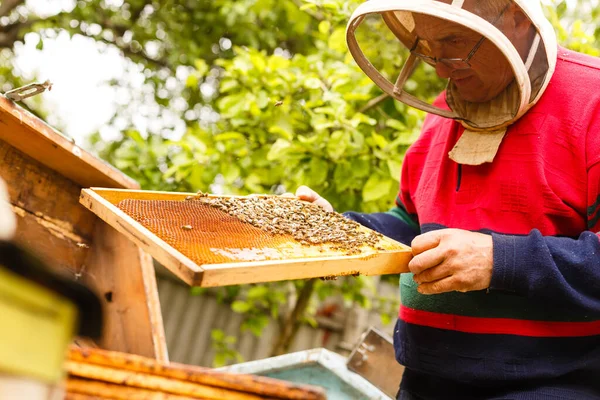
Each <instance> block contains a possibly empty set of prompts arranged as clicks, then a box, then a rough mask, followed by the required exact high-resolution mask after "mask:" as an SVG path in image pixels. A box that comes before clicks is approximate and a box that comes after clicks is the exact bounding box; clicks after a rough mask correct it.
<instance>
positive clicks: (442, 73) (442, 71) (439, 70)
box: [435, 62, 454, 79]
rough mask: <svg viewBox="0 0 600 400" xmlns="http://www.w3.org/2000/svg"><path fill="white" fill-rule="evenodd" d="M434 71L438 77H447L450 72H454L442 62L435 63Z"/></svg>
mask: <svg viewBox="0 0 600 400" xmlns="http://www.w3.org/2000/svg"><path fill="white" fill-rule="evenodd" d="M435 72H436V74H437V75H438V76H439V77H440V78H442V79H448V78H450V75H451V74H452V72H454V68H450V67H449V66H447V65H445V64H444V63H441V62H438V63H436V64H435Z"/></svg>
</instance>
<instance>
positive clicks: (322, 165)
mask: <svg viewBox="0 0 600 400" xmlns="http://www.w3.org/2000/svg"><path fill="white" fill-rule="evenodd" d="M328 167H329V166H328V164H327V161H325V160H323V159H322V158H320V157H313V158H312V159H311V160H310V172H309V175H308V177H309V179H310V185H313V186H320V185H322V184H323V183H324V182H325V180H326V179H327V170H328Z"/></svg>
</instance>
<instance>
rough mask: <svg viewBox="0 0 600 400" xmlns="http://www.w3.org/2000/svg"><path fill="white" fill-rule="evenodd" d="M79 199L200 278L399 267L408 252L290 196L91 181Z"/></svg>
mask: <svg viewBox="0 0 600 400" xmlns="http://www.w3.org/2000/svg"><path fill="white" fill-rule="evenodd" d="M82 203H83V204H84V205H86V206H87V207H88V208H89V209H90V210H92V211H93V212H95V213H96V214H98V216H100V217H101V218H103V219H104V220H105V221H106V222H108V223H109V224H111V225H112V226H113V227H115V228H116V229H117V230H120V231H122V232H123V233H124V234H126V235H128V236H130V238H131V239H132V240H134V241H135V242H136V244H138V245H139V246H140V247H142V248H144V249H145V250H146V251H148V252H149V253H150V254H151V255H153V256H154V257H155V258H157V259H158V260H159V261H161V262H162V263H163V264H165V266H166V267H167V268H170V269H171V270H172V271H173V272H175V273H176V274H177V275H179V276H180V277H181V278H182V279H184V280H186V281H187V282H188V283H190V284H192V285H198V286H222V285H228V284H239V283H253V282H266V281H274V280H282V279H300V278H312V277H331V276H339V275H358V274H367V275H378V274H384V273H399V272H403V271H405V270H406V264H407V262H408V259H409V257H410V249H409V248H408V247H406V246H404V245H402V244H400V243H398V242H396V241H393V240H391V239H389V238H387V237H384V236H382V235H380V234H378V233H376V232H373V231H371V230H369V229H367V228H365V227H363V226H361V225H359V224H358V223H356V222H354V221H350V220H348V219H347V218H345V217H343V216H342V215H340V214H338V213H335V212H326V211H324V210H323V209H321V208H320V207H318V206H315V205H312V204H309V203H306V202H302V201H300V200H298V199H295V198H290V197H282V196H264V195H261V196H244V197H241V196H240V197H235V196H208V195H189V194H181V193H167V192H143V191H122V190H102V189H94V190H84V191H83V192H82Z"/></svg>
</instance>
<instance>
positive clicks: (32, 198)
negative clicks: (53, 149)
mask: <svg viewBox="0 0 600 400" xmlns="http://www.w3.org/2000/svg"><path fill="white" fill-rule="evenodd" d="M0 127H1V126H0ZM0 177H2V179H3V180H4V181H5V182H6V185H7V189H8V194H9V201H10V203H11V204H13V205H15V206H17V207H19V208H21V209H23V210H25V211H27V212H28V213H30V214H33V215H35V216H36V217H39V218H40V219H42V220H44V221H46V222H48V223H52V224H54V225H56V226H58V227H60V229H62V230H63V231H70V232H72V233H73V234H75V235H77V236H81V237H83V238H84V239H85V240H90V239H91V236H92V231H93V228H94V223H95V222H96V220H97V217H96V216H95V215H94V214H93V213H91V212H89V210H87V209H86V208H85V207H83V206H82V205H81V204H79V201H78V200H79V193H80V191H81V187H80V186H79V185H77V184H76V183H74V182H73V181H71V180H70V179H67V178H65V177H64V176H62V175H60V174H58V173H57V172H55V171H53V170H51V169H49V168H48V167H46V166H44V165H42V164H41V163H39V162H38V161H36V160H34V159H33V158H31V157H29V156H27V155H26V154H23V153H22V152H21V151H19V150H17V149H15V148H13V147H11V146H10V145H8V144H7V143H6V142H4V141H2V140H0Z"/></svg>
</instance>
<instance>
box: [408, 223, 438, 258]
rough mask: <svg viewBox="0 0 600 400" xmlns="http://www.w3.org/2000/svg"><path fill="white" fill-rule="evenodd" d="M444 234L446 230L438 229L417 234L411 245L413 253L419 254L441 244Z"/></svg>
mask: <svg viewBox="0 0 600 400" xmlns="http://www.w3.org/2000/svg"><path fill="white" fill-rule="evenodd" d="M443 235H444V230H443V229H442V230H436V231H431V232H426V233H424V234H422V235H419V236H417V237H416V238H414V239H413V241H412V243H411V244H410V247H411V248H412V252H413V255H415V256H416V255H418V254H421V253H423V252H424V251H427V250H430V249H433V248H434V247H437V245H439V244H440V241H441V240H442V236H443Z"/></svg>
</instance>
